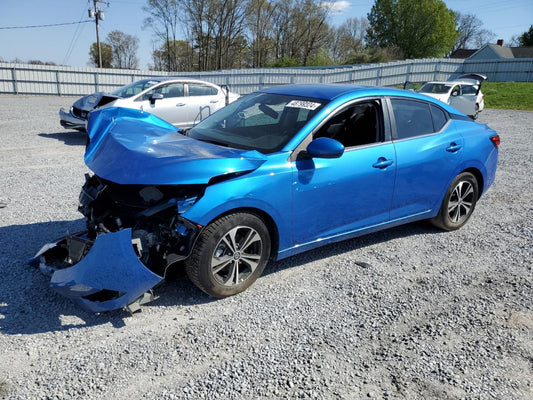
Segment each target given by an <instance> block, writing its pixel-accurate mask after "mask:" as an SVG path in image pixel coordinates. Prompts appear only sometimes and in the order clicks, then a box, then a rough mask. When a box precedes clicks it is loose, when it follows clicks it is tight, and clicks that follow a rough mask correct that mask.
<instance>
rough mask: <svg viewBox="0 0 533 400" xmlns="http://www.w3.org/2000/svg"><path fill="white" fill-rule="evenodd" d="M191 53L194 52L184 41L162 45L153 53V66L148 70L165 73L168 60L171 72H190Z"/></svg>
mask: <svg viewBox="0 0 533 400" xmlns="http://www.w3.org/2000/svg"><path fill="white" fill-rule="evenodd" d="M169 51H170V54H169ZM193 53H194V50H193V49H192V48H191V46H189V44H188V43H187V42H186V41H184V40H176V41H173V42H172V43H164V44H163V45H162V46H161V47H160V48H159V49H155V50H154V51H153V53H152V59H153V61H154V65H153V66H151V67H150V68H151V69H153V70H155V71H167V67H168V65H169V64H168V62H169V60H170V65H171V66H172V71H192V69H193Z"/></svg>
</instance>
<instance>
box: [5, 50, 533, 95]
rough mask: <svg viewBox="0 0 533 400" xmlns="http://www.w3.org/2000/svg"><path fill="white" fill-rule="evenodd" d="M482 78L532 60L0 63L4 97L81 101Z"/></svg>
mask: <svg viewBox="0 0 533 400" xmlns="http://www.w3.org/2000/svg"><path fill="white" fill-rule="evenodd" d="M467 72H477V73H481V74H484V75H487V76H488V77H489V80H490V81H520V82H531V81H532V80H533V59H531V58H529V59H510V60H496V61H492V60H484V61H468V60H460V59H422V60H406V61H397V62H391V63H381V64H362V65H350V66H338V67H313V68H256V69H234V70H222V71H210V72H175V73H168V72H157V71H146V70H145V71H141V70H118V69H99V68H74V67H64V66H49V65H31V64H12V63H0V93H3V94H32V95H59V96H64V95H65V96H80V95H85V94H88V93H93V92H99V91H104V92H109V91H112V90H114V89H116V88H118V87H120V86H123V85H126V84H128V83H130V82H133V81H136V80H139V79H143V78H149V77H153V76H169V75H170V76H181V77H193V78H197V79H203V80H206V81H209V82H213V83H216V84H219V85H221V84H225V85H229V86H230V88H231V90H232V91H233V92H236V93H240V94H246V93H250V92H252V91H254V90H258V89H261V88H264V87H268V86H274V85H283V84H289V83H354V84H358V85H376V86H396V85H401V84H403V83H404V82H405V81H406V80H408V81H411V82H423V81H429V80H446V79H448V78H450V77H453V76H456V75H459V74H462V73H467Z"/></svg>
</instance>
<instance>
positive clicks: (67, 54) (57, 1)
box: [0, 0, 533, 69]
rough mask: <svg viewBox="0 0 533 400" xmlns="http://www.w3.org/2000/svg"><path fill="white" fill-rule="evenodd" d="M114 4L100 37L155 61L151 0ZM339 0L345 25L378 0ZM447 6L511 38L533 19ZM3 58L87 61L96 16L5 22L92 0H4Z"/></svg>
mask: <svg viewBox="0 0 533 400" xmlns="http://www.w3.org/2000/svg"><path fill="white" fill-rule="evenodd" d="M106 1H108V2H109V7H108V6H106V5H104V4H101V5H100V7H101V8H102V9H103V10H104V11H105V20H104V21H102V22H101V25H100V38H101V40H103V39H105V37H106V36H107V34H108V33H109V32H111V31H113V30H115V29H117V30H120V31H122V32H125V33H127V34H130V35H135V36H137V37H138V38H139V40H140V48H139V52H138V57H139V59H140V62H139V68H141V69H146V68H147V65H148V64H149V63H150V62H151V53H152V51H153V49H154V37H153V32H152V31H151V29H150V28H149V27H148V28H145V29H143V21H144V19H145V18H146V17H147V14H146V13H145V12H144V11H143V10H142V7H143V5H145V4H146V2H147V1H146V0H106ZM329 2H335V3H336V8H337V9H338V12H336V13H334V14H332V15H331V20H330V23H331V24H332V25H335V26H336V25H340V24H341V23H342V22H344V21H345V20H346V19H347V18H351V17H358V18H360V17H366V15H367V14H368V12H369V11H370V9H371V7H372V5H373V4H374V0H342V1H335V0H330V1H329ZM445 3H446V5H447V7H448V8H450V9H452V10H454V11H459V12H461V13H468V14H474V15H476V16H477V17H478V18H479V19H480V20H481V21H483V24H484V28H485V29H488V30H491V31H493V32H494V33H495V34H496V38H495V39H494V41H495V40H496V39H500V38H501V39H504V40H505V41H506V43H508V42H509V40H510V39H511V37H512V36H515V35H518V34H521V33H523V32H525V31H526V30H528V29H529V26H530V25H532V24H533V1H531V0H513V1H502V0H486V1H482V0H468V1H467V0H445ZM0 4H1V13H0V58H1V59H3V60H4V61H12V60H14V59H15V58H18V59H21V60H22V61H28V60H32V59H33V60H41V61H53V62H55V63H57V64H65V65H71V66H75V67H86V66H88V61H89V55H88V53H89V47H90V45H91V43H93V42H95V41H96V30H95V24H94V22H90V23H82V24H72V25H61V26H51V27H35V28H27V29H4V28H6V27H22V26H35V25H45V24H62V23H70V22H79V21H85V20H88V19H89V18H88V12H87V10H88V9H89V8H92V5H93V2H92V0H91V1H88V0H0Z"/></svg>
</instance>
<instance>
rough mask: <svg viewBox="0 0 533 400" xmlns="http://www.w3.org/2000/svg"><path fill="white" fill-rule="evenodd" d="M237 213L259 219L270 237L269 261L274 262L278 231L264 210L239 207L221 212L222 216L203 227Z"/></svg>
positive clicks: (277, 244) (277, 247)
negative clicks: (251, 215)
mask: <svg viewBox="0 0 533 400" xmlns="http://www.w3.org/2000/svg"><path fill="white" fill-rule="evenodd" d="M237 213H247V214H253V215H255V216H256V217H258V218H260V219H261V220H262V221H263V222H264V223H265V226H266V228H267V229H268V234H269V235H270V254H269V260H275V259H276V258H277V257H276V256H277V254H278V250H279V231H278V227H277V225H276V223H275V222H274V219H273V218H272V217H271V216H270V215H269V214H268V213H267V212H265V211H264V210H261V209H259V208H254V207H239V208H233V209H231V210H227V211H225V212H223V213H222V214H219V215H217V216H216V217H215V218H213V219H212V220H211V221H209V223H208V224H206V225H205V226H207V225H209V224H211V223H213V222H214V221H216V220H217V219H219V218H222V217H224V216H226V215H229V214H237Z"/></svg>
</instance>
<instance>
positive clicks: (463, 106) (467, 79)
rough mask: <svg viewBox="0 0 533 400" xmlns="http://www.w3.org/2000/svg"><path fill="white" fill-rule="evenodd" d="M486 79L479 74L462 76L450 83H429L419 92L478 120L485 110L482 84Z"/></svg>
mask: <svg viewBox="0 0 533 400" xmlns="http://www.w3.org/2000/svg"><path fill="white" fill-rule="evenodd" d="M486 79H487V77H486V76H484V75H479V74H467V75H461V76H459V77H458V78H455V79H454V80H450V81H445V82H427V83H425V84H424V85H423V86H422V87H421V88H420V89H418V90H417V92H419V93H423V94H425V95H427V96H431V97H433V98H435V99H437V100H440V101H442V102H443V103H447V104H449V105H451V106H452V107H454V108H456V109H458V110H459V111H461V112H463V113H465V114H466V115H469V116H470V117H472V118H473V119H476V118H477V117H478V115H479V113H480V112H481V111H483V109H484V108H485V96H484V95H483V93H481V84H482V83H483V81H485V80H486ZM405 88H406V89H407V88H408V87H405Z"/></svg>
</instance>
